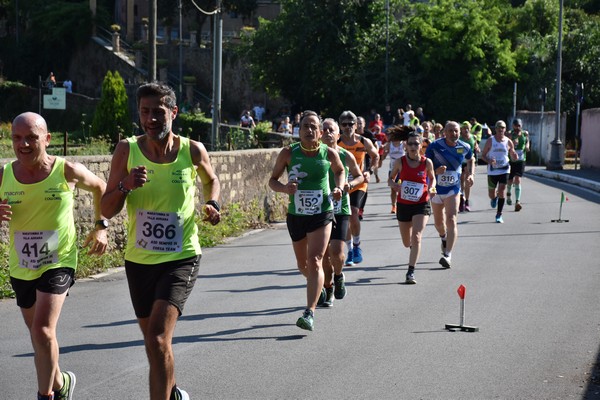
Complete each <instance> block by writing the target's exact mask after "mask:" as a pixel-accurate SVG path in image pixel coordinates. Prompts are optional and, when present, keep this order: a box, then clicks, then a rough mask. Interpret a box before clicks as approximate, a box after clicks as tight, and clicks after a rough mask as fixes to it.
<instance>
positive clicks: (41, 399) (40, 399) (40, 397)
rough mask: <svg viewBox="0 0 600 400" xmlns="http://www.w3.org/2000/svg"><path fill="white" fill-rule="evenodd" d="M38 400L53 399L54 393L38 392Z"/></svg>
mask: <svg viewBox="0 0 600 400" xmlns="http://www.w3.org/2000/svg"><path fill="white" fill-rule="evenodd" d="M38 400H54V394H40V393H39V392H38Z"/></svg>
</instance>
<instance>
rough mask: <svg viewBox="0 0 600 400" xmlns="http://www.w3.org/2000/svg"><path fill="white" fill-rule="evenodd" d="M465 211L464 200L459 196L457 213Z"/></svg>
mask: <svg viewBox="0 0 600 400" xmlns="http://www.w3.org/2000/svg"><path fill="white" fill-rule="evenodd" d="M464 211H465V198H464V197H462V196H460V203H459V204H458V212H464Z"/></svg>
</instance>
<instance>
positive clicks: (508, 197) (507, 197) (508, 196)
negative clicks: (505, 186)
mask: <svg viewBox="0 0 600 400" xmlns="http://www.w3.org/2000/svg"><path fill="white" fill-rule="evenodd" d="M506 204H508V205H509V206H512V198H511V197H510V193H507V194H506Z"/></svg>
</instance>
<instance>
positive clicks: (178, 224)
mask: <svg viewBox="0 0 600 400" xmlns="http://www.w3.org/2000/svg"><path fill="white" fill-rule="evenodd" d="M182 242H183V217H181V216H180V215H178V214H177V213H175V212H156V211H145V210H138V211H137V216H136V226H135V247H137V248H140V249H146V250H152V251H160V252H164V253H167V252H178V251H181V246H182Z"/></svg>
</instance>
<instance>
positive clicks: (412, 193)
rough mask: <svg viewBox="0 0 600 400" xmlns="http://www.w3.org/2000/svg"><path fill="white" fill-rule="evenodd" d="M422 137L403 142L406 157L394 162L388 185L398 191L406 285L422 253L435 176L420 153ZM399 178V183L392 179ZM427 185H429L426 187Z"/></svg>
mask: <svg viewBox="0 0 600 400" xmlns="http://www.w3.org/2000/svg"><path fill="white" fill-rule="evenodd" d="M422 143H423V137H422V136H421V135H419V134H418V133H417V132H415V131H412V132H410V133H409V134H408V138H407V140H406V148H407V151H406V155H404V156H402V157H400V158H399V159H398V160H396V161H395V162H394V167H393V169H392V172H391V173H390V177H389V178H388V185H389V186H390V187H391V188H392V189H394V190H395V191H397V193H398V199H397V202H396V219H397V220H398V227H399V228H400V236H401V237H402V244H404V247H409V248H410V256H409V259H408V271H407V273H406V283H407V284H414V283H417V281H415V276H414V272H415V266H416V265H417V261H418V260H419V253H420V252H421V237H422V235H423V230H424V229H425V226H426V225H427V220H428V219H429V216H430V215H431V205H430V204H429V195H430V194H431V195H435V185H436V181H435V173H434V171H433V163H432V162H431V160H430V159H428V158H426V157H425V156H422V155H421V154H420V150H421V145H422ZM398 174H399V175H400V181H399V183H396V182H395V181H394V179H393V177H395V176H397V175H398ZM428 182H429V184H428Z"/></svg>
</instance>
